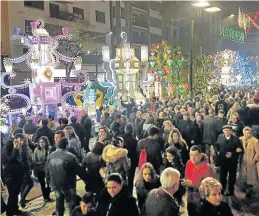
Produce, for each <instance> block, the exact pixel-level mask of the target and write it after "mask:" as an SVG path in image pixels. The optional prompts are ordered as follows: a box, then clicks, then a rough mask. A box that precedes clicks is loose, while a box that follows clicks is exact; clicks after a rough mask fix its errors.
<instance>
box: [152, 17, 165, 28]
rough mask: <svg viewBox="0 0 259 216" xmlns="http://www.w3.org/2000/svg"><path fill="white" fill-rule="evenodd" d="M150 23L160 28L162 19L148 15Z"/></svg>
mask: <svg viewBox="0 0 259 216" xmlns="http://www.w3.org/2000/svg"><path fill="white" fill-rule="evenodd" d="M150 25H151V26H153V27H157V28H161V25H162V21H161V19H157V18H154V17H150Z"/></svg>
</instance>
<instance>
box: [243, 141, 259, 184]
mask: <svg viewBox="0 0 259 216" xmlns="http://www.w3.org/2000/svg"><path fill="white" fill-rule="evenodd" d="M240 140H241V142H242V144H243V148H244V156H243V163H242V166H241V173H240V179H241V180H242V181H243V182H245V183H247V184H249V185H255V184H259V164H258V163H259V140H258V139H256V138H254V137H251V138H250V139H248V140H247V141H246V140H245V137H241V138H240Z"/></svg>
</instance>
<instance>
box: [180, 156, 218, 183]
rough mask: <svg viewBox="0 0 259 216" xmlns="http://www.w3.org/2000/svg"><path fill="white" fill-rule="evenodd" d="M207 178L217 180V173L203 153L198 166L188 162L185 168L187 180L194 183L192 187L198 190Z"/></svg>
mask: <svg viewBox="0 0 259 216" xmlns="http://www.w3.org/2000/svg"><path fill="white" fill-rule="evenodd" d="M207 177H213V178H215V173H214V171H213V169H212V168H211V166H210V165H209V163H208V156H207V155H206V154H204V153H202V157H201V160H200V162H199V163H198V164H194V163H193V162H192V161H190V160H189V161H188V162H187V164H186V168H185V178H186V179H190V180H191V181H192V187H194V188H198V187H199V186H200V184H201V182H202V180H203V179H205V178H207Z"/></svg>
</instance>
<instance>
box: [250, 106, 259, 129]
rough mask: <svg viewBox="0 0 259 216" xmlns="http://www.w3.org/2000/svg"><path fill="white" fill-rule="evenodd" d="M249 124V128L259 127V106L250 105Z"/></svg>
mask: <svg viewBox="0 0 259 216" xmlns="http://www.w3.org/2000/svg"><path fill="white" fill-rule="evenodd" d="M248 107H249V114H248V120H247V121H248V122H247V124H248V125H249V126H252V125H259V104H249V105H248Z"/></svg>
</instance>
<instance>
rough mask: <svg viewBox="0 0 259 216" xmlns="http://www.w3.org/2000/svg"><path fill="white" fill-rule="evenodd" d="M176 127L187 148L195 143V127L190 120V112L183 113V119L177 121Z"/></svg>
mask: <svg viewBox="0 0 259 216" xmlns="http://www.w3.org/2000/svg"><path fill="white" fill-rule="evenodd" d="M178 129H179V131H180V132H181V134H182V137H183V139H184V140H185V141H186V143H187V145H188V146H189V148H190V147H191V146H192V145H194V144H195V128H194V122H193V121H191V120H190V113H188V112H185V113H184V115H183V119H182V120H180V121H179V125H178Z"/></svg>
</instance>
